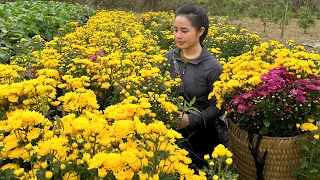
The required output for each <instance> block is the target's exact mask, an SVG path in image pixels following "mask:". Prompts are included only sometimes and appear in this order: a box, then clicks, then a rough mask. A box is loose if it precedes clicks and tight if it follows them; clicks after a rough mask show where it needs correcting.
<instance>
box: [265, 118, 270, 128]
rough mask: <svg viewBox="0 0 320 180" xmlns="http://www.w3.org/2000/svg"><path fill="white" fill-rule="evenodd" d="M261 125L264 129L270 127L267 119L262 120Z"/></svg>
mask: <svg viewBox="0 0 320 180" xmlns="http://www.w3.org/2000/svg"><path fill="white" fill-rule="evenodd" d="M263 124H264V126H265V127H269V126H270V121H269V120H268V119H264V120H263Z"/></svg>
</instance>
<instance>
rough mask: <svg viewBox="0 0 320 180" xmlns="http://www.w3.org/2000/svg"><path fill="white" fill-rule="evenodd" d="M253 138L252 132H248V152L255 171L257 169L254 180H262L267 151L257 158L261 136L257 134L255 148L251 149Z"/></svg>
mask: <svg viewBox="0 0 320 180" xmlns="http://www.w3.org/2000/svg"><path fill="white" fill-rule="evenodd" d="M253 137H254V134H253V132H251V131H249V132H248V139H249V145H248V146H249V150H250V152H251V154H252V156H253V159H254V162H255V165H256V169H257V174H256V178H257V180H264V177H263V168H264V164H265V160H266V157H267V154H268V151H267V150H266V151H265V152H264V154H263V156H262V157H259V145H260V142H261V140H262V136H261V135H260V134H259V135H258V138H257V144H256V146H255V147H253Z"/></svg>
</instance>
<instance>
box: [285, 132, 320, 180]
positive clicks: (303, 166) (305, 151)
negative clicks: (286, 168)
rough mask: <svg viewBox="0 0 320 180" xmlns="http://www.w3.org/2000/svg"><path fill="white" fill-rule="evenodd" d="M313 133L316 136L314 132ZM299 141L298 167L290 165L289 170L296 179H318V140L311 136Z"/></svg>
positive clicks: (319, 169)
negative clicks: (309, 138)
mask: <svg viewBox="0 0 320 180" xmlns="http://www.w3.org/2000/svg"><path fill="white" fill-rule="evenodd" d="M318 133H319V132H318ZM314 134H315V136H316V133H314ZM318 138H319V134H318ZM299 143H300V144H301V147H302V152H301V154H300V165H299V167H292V168H291V171H292V172H293V173H294V174H295V176H296V179H298V180H305V179H308V180H318V179H319V178H320V175H319V174H320V158H319V156H320V140H319V139H315V138H313V139H312V140H311V141H302V142H299Z"/></svg>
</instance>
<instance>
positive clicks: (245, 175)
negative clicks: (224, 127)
mask: <svg viewBox="0 0 320 180" xmlns="http://www.w3.org/2000/svg"><path fill="white" fill-rule="evenodd" d="M308 137H309V136H308V134H302V135H298V136H294V137H283V138H277V137H268V136H264V137H263V138H262V140H261V142H260V145H259V151H258V152H259V156H260V157H262V156H263V153H264V152H265V151H266V150H267V151H268V154H267V156H266V161H265V165H264V169H263V177H264V179H265V180H271V179H272V180H293V179H294V177H293V175H292V174H291V172H290V170H289V168H290V167H291V166H298V165H299V158H300V151H301V148H300V147H299V145H298V144H296V141H297V140H306V139H307V138H308ZM229 138H230V144H231V151H232V153H233V154H234V155H233V160H234V165H235V168H236V171H237V173H238V174H239V179H240V180H251V179H252V180H256V166H255V163H254V159H253V157H252V155H251V153H250V150H249V148H248V145H249V140H248V133H247V132H246V131H244V130H241V129H239V128H238V127H236V125H235V124H234V123H233V122H232V121H231V120H229ZM256 140H257V135H255V137H254V140H253V145H254V147H255V144H256Z"/></svg>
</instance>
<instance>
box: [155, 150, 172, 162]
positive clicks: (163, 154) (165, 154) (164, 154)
mask: <svg viewBox="0 0 320 180" xmlns="http://www.w3.org/2000/svg"><path fill="white" fill-rule="evenodd" d="M169 155H170V153H169V152H167V151H159V152H157V156H158V157H159V158H160V160H162V159H167V158H168V157H169Z"/></svg>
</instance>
